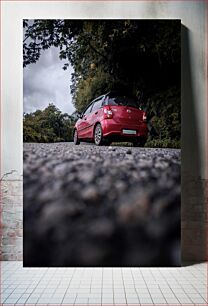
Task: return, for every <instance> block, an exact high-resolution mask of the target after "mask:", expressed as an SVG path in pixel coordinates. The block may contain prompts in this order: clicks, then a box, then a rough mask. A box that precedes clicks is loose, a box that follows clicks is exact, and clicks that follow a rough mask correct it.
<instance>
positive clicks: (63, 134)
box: [23, 104, 74, 142]
mask: <svg viewBox="0 0 208 306" xmlns="http://www.w3.org/2000/svg"><path fill="white" fill-rule="evenodd" d="M73 126H74V120H73V118H71V116H69V115H68V114H66V113H64V114H63V113H62V112H61V111H60V110H59V109H58V108H57V107H56V106H55V105H53V104H49V105H48V107H46V108H45V109H44V110H42V111H41V110H37V111H35V112H33V113H30V114H24V119H23V140H24V142H61V141H70V140H72V138H73V135H72V133H73Z"/></svg>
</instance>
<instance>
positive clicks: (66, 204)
mask: <svg viewBox="0 0 208 306" xmlns="http://www.w3.org/2000/svg"><path fill="white" fill-rule="evenodd" d="M180 165H181V163H180V150H176V149H155V148H154V149H153V148H136V147H121V146H120V147H113V146H110V147H108V146H102V147H97V146H95V145H85V144H81V145H80V146H75V145H74V144H72V143H54V144H42V143H41V144H40V143H25V144H24V266H40V267H41V266H86V267H89V266H103V267H109V266H111V267H116V266H123V267H125V266H126V267H129V266H131V267H133V266H134V267H136V266H179V265H180V264H181V263H180V205H181V186H180V168H181V166H180Z"/></svg>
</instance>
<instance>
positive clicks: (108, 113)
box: [103, 108, 113, 119]
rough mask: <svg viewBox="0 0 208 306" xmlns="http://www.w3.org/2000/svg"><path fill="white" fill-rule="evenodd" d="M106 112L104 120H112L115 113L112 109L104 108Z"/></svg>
mask: <svg viewBox="0 0 208 306" xmlns="http://www.w3.org/2000/svg"><path fill="white" fill-rule="evenodd" d="M103 112H104V119H111V118H113V112H112V110H111V109H110V108H104V109H103Z"/></svg>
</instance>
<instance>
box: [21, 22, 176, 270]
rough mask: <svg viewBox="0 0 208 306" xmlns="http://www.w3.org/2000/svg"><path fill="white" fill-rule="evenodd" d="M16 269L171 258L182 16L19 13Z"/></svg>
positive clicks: (153, 262) (151, 263)
mask: <svg viewBox="0 0 208 306" xmlns="http://www.w3.org/2000/svg"><path fill="white" fill-rule="evenodd" d="M23 66H24V71H23V73H24V75H23V77H24V114H23V139H24V144H23V146H24V147H23V159H24V160H23V165H24V214H23V218H24V220H23V226H24V244H23V253H24V256H23V257H24V258H23V264H24V266H25V267H147V266H148V267H163V266H166V267H167V266H180V265H181V259H180V240H181V235H180V233H181V225H180V224H181V223H180V218H181V216H180V215H181V209H180V208H181V150H180V139H181V21H180V20H171V19H168V20H162V19H160V20H157V19H155V20H150V19H148V20H133V19H131V20H125V19H121V20H118V19H113V20H109V19H108V20H95V19H93V20H92V19H91V20H74V19H73V20H69V19H65V20H61V19H60V20H59V19H50V20H46V19H44V20H41V19H36V20H26V19H25V20H24V21H23Z"/></svg>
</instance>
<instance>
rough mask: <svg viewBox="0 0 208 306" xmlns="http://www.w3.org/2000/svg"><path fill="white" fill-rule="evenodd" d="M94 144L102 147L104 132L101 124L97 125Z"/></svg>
mask: <svg viewBox="0 0 208 306" xmlns="http://www.w3.org/2000/svg"><path fill="white" fill-rule="evenodd" d="M94 142H95V144H96V146H101V145H102V144H103V131H102V127H101V125H100V124H99V123H98V124H97V125H96V127H95V130H94Z"/></svg>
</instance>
